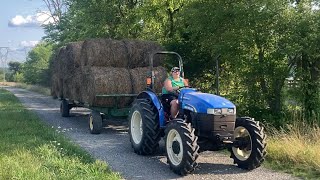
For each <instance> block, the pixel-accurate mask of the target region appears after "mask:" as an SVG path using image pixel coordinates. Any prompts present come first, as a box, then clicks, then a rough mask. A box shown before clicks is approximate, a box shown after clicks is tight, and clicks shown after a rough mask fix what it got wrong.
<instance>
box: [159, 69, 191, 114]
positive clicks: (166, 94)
mask: <svg viewBox="0 0 320 180" xmlns="http://www.w3.org/2000/svg"><path fill="white" fill-rule="evenodd" d="M184 86H188V82H187V81H186V80H185V79H183V78H182V77H180V68H178V67H173V68H172V69H171V76H169V77H168V78H167V79H166V80H165V81H164V86H163V88H162V98H163V99H165V102H167V103H170V113H171V116H170V118H169V119H174V118H176V117H177V115H178V111H179V104H178V99H177V96H176V95H175V92H176V91H177V90H178V89H179V88H181V87H184Z"/></svg>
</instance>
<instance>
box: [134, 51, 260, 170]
mask: <svg viewBox="0 0 320 180" xmlns="http://www.w3.org/2000/svg"><path fill="white" fill-rule="evenodd" d="M156 54H171V55H175V56H177V57H178V59H179V67H180V73H181V77H183V75H184V74H183V62H182V58H181V56H180V55H179V54H177V53H175V52H168V51H161V52H156V53H153V54H152V55H151V56H150V70H151V77H150V78H149V83H148V87H147V88H146V90H145V91H143V92H141V93H140V94H139V95H138V96H137V97H136V99H135V101H134V102H133V104H132V107H131V110H130V113H129V116H128V120H129V135H130V141H131V145H132V148H133V150H134V152H135V153H137V154H139V155H151V154H153V153H155V152H156V151H157V150H158V148H159V141H160V139H161V138H162V137H164V141H165V150H166V156H167V162H168V164H169V165H170V169H171V170H172V171H173V172H174V173H176V174H179V175H186V174H188V173H191V172H193V171H194V170H195V168H196V166H197V162H196V160H197V158H198V156H199V152H202V151H208V150H209V151H213V150H221V149H224V148H227V149H228V150H229V151H230V153H231V156H230V157H231V158H233V160H234V163H235V164H237V165H238V167H240V168H242V169H247V170H252V169H255V168H257V167H259V166H260V165H261V163H262V162H263V161H264V158H265V155H266V134H265V133H264V127H263V126H262V125H261V124H260V123H259V122H258V121H255V120H254V119H253V118H250V117H237V116H236V106H235V105H234V104H233V103H232V102H230V101H229V100H227V99H225V98H223V97H221V96H217V95H214V94H208V93H202V92H200V91H198V90H197V89H195V88H190V87H182V88H180V89H179V92H178V93H176V96H177V99H178V102H179V107H180V109H179V114H178V118H176V119H172V120H169V118H168V117H169V116H170V107H169V105H168V103H167V102H165V99H163V98H162V96H161V94H160V95H159V94H156V93H155V92H154V89H153V84H154V72H153V58H154V56H155V55H156Z"/></svg>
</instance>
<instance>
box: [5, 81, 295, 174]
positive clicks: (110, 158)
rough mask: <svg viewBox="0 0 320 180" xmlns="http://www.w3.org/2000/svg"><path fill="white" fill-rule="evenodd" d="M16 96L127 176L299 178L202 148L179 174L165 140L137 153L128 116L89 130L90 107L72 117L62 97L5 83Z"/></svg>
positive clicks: (76, 110) (95, 155)
mask: <svg viewBox="0 0 320 180" xmlns="http://www.w3.org/2000/svg"><path fill="white" fill-rule="evenodd" d="M6 89H7V90H9V91H11V92H12V93H14V94H15V96H17V97H18V98H19V99H20V101H21V102H22V103H23V104H24V106H25V107H27V108H28V109H30V110H32V111H34V112H36V113H37V114H38V116H39V117H40V118H41V119H42V120H43V121H45V122H46V123H48V124H49V126H52V127H53V128H55V129H56V130H57V132H59V133H64V134H65V135H66V136H68V137H69V138H70V139H71V140H73V141H74V142H75V143H77V144H79V145H80V146H81V147H83V148H84V149H85V150H86V151H88V152H89V153H90V154H92V155H93V156H94V157H95V158H96V159H100V160H102V161H105V162H107V163H108V164H109V165H110V167H111V168H112V170H114V171H117V172H119V173H120V174H121V175H122V177H123V178H125V179H146V180H150V179H152V180H160V179H197V180H198V179H229V180H230V179H246V180H258V179H259V180H262V179H270V180H274V179H277V180H278V179H296V178H294V177H292V176H290V175H288V174H284V173H277V172H274V171H271V170H268V169H265V168H258V169H255V170H253V171H245V170H241V169H239V168H237V167H236V166H235V165H233V164H232V159H230V158H229V157H228V156H226V155H223V154H220V153H217V152H203V153H201V154H200V157H199V158H198V163H199V167H198V168H197V169H196V171H195V172H194V173H193V174H190V175H188V176H185V177H180V176H178V175H176V174H174V173H173V172H171V170H170V169H169V166H168V165H167V163H166V157H165V151H164V143H163V140H161V145H160V148H161V149H160V152H159V153H158V154H156V155H154V156H138V155H137V154H135V153H134V152H133V150H132V148H131V146H130V142H129V136H128V133H127V128H128V127H127V121H126V120H112V121H111V120H110V121H109V123H108V126H107V127H106V128H104V129H103V131H102V133H101V134H99V135H92V134H90V133H89V132H88V125H87V116H86V114H88V112H89V111H88V110H87V109H83V108H77V109H75V110H71V117H69V118H63V117H61V115H60V113H59V106H60V101H59V100H55V99H52V98H51V97H47V96H43V95H40V94H37V93H34V92H30V91H27V90H24V89H18V88H11V87H6Z"/></svg>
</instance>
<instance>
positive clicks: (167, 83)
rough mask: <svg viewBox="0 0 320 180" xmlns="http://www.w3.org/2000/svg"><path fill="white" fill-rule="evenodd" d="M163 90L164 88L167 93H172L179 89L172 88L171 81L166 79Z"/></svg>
mask: <svg viewBox="0 0 320 180" xmlns="http://www.w3.org/2000/svg"><path fill="white" fill-rule="evenodd" d="M164 88H166V90H167V91H169V92H173V91H175V90H178V89H179V87H172V84H171V80H170V79H166V80H165V81H164Z"/></svg>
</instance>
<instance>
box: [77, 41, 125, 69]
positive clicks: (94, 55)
mask: <svg viewBox="0 0 320 180" xmlns="http://www.w3.org/2000/svg"><path fill="white" fill-rule="evenodd" d="M81 58H82V59H81V63H82V66H100V67H127V66H128V56H127V49H126V47H125V45H124V43H123V42H122V41H118V40H111V39H90V40H86V41H84V43H83V46H82V50H81Z"/></svg>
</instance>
